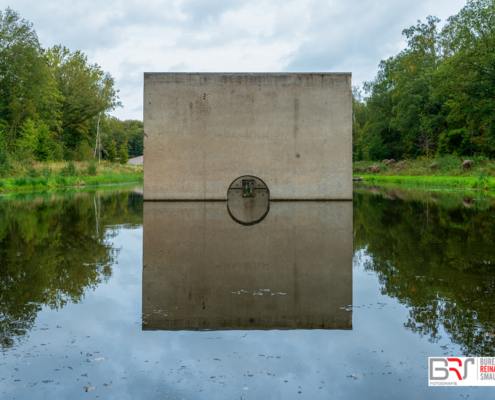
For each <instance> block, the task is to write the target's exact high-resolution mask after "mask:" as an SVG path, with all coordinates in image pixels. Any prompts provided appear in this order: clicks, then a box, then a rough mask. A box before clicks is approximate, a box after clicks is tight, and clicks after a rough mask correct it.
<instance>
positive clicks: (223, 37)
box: [0, 0, 465, 120]
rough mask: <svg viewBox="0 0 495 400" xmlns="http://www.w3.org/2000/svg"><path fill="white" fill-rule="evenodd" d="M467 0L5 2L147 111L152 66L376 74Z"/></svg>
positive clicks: (138, 114) (123, 113) (123, 114)
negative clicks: (414, 30)
mask: <svg viewBox="0 0 495 400" xmlns="http://www.w3.org/2000/svg"><path fill="white" fill-rule="evenodd" d="M464 5H465V0H436V1H431V0H416V1H410V0H393V1H391V0H388V1H387V0H385V1H377V0H346V1H342V0H340V1H337V0H298V1H292V0H242V1H240V0H161V1H160V0H147V1H142V0H118V1H116V0H106V1H101V0H84V1H82V0H72V1H71V2H69V1H67V0H43V1H39V0H15V1H12V0H8V1H4V0H0V9H1V10H5V9H6V8H7V7H10V8H12V9H13V10H15V11H18V12H19V13H20V15H21V17H22V18H24V19H27V20H29V21H30V22H32V23H33V25H34V28H35V30H36V32H37V34H38V37H39V39H40V42H41V44H42V46H43V47H44V48H49V47H51V46H53V45H56V44H62V45H64V46H66V47H68V48H69V49H70V50H72V51H74V50H81V51H82V52H84V53H85V54H86V55H87V56H88V59H89V61H90V62H92V63H96V64H98V65H100V66H101V68H102V69H103V70H105V71H108V72H110V73H111V75H112V76H113V77H114V78H115V81H116V88H117V89H119V90H120V92H119V96H120V100H121V102H122V104H123V107H122V108H118V109H116V110H115V111H113V112H111V114H112V115H114V116H116V117H118V118H120V119H138V120H142V119H143V106H142V103H143V100H142V90H143V89H142V88H143V73H144V72H352V80H353V84H354V85H356V84H357V85H362V82H364V81H369V80H372V79H373V78H374V77H375V75H376V73H377V71H378V64H379V63H380V61H381V60H383V59H387V58H388V57H390V56H393V55H395V54H397V53H398V52H399V51H400V50H402V49H403V48H404V47H405V45H406V43H405V41H404V37H403V36H402V30H403V29H405V28H408V27H409V26H411V25H415V24H416V22H417V20H418V19H421V20H423V21H424V20H425V19H426V16H428V15H435V16H437V17H439V18H440V19H441V20H442V21H445V20H446V19H447V18H448V17H449V16H451V15H454V14H456V13H457V12H458V11H459V10H460V9H461V8H462V7H463V6H464Z"/></svg>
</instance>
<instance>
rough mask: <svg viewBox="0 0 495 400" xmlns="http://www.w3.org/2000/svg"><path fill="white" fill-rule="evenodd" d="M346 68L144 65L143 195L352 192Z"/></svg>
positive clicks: (330, 195) (322, 195)
mask: <svg viewBox="0 0 495 400" xmlns="http://www.w3.org/2000/svg"><path fill="white" fill-rule="evenodd" d="M351 109H352V95H351V75H350V74H348V73H342V74H329V73H328V74H312V73H307V74H278V73H276V74H186V73H165V74H159V73H147V74H145V75H144V130H145V138H144V147H145V149H144V198H145V200H164V199H169V200H171V199H174V200H207V199H216V200H220V199H226V194H227V189H228V187H229V185H230V184H231V182H232V181H233V180H234V179H236V178H237V177H239V176H241V175H254V176H257V177H259V178H261V179H262V180H263V181H264V182H265V183H266V184H267V185H268V188H269V189H270V195H271V198H272V199H339V200H342V199H352V120H351V115H352V110H351Z"/></svg>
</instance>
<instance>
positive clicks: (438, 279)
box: [354, 184, 495, 356]
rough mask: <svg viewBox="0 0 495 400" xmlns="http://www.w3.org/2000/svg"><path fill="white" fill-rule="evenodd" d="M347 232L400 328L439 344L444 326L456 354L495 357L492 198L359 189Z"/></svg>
mask: <svg viewBox="0 0 495 400" xmlns="http://www.w3.org/2000/svg"><path fill="white" fill-rule="evenodd" d="M354 233H355V239H354V254H355V257H358V256H359V255H366V256H367V257H366V258H365V259H366V260H368V261H365V263H364V267H365V269H367V270H370V271H374V272H375V273H376V274H377V276H378V278H379V281H380V284H381V290H382V292H383V294H386V295H388V296H390V297H394V298H397V299H398V300H399V302H401V303H403V304H405V305H406V306H407V307H408V308H409V318H408V321H407V322H405V324H404V326H405V327H406V328H407V329H410V330H411V331H413V332H417V333H418V334H420V335H425V336H428V337H429V340H430V341H432V342H438V341H439V340H440V339H441V329H440V327H443V329H444V330H445V332H447V334H448V335H449V336H450V340H451V341H452V342H454V343H457V344H459V345H460V346H461V349H462V351H463V354H465V355H473V356H495V315H494V313H495V309H494V305H495V290H494V286H495V240H494V239H495V198H494V197H492V196H491V195H488V194H480V193H476V192H465V193H462V192H439V191H422V190H407V189H404V188H397V187H388V188H386V187H383V186H369V185H366V184H359V185H356V186H355V191H354Z"/></svg>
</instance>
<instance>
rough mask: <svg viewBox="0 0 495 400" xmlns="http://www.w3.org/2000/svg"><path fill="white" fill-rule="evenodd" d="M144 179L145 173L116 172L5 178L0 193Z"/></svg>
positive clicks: (1, 180) (0, 186)
mask: <svg viewBox="0 0 495 400" xmlns="http://www.w3.org/2000/svg"><path fill="white" fill-rule="evenodd" d="M142 181H143V174H114V175H100V176H70V177H55V178H41V177H39V178H4V179H0V193H13V192H23V191H30V190H40V189H41V190H51V189H63V188H74V187H75V188H77V187H85V186H100V185H109V184H116V183H131V182H142Z"/></svg>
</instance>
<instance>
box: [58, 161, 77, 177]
mask: <svg viewBox="0 0 495 400" xmlns="http://www.w3.org/2000/svg"><path fill="white" fill-rule="evenodd" d="M60 175H62V176H76V175H77V169H76V166H75V165H74V163H73V162H72V161H69V162H68V163H67V165H66V166H65V167H63V168H62V169H61V170H60Z"/></svg>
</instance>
